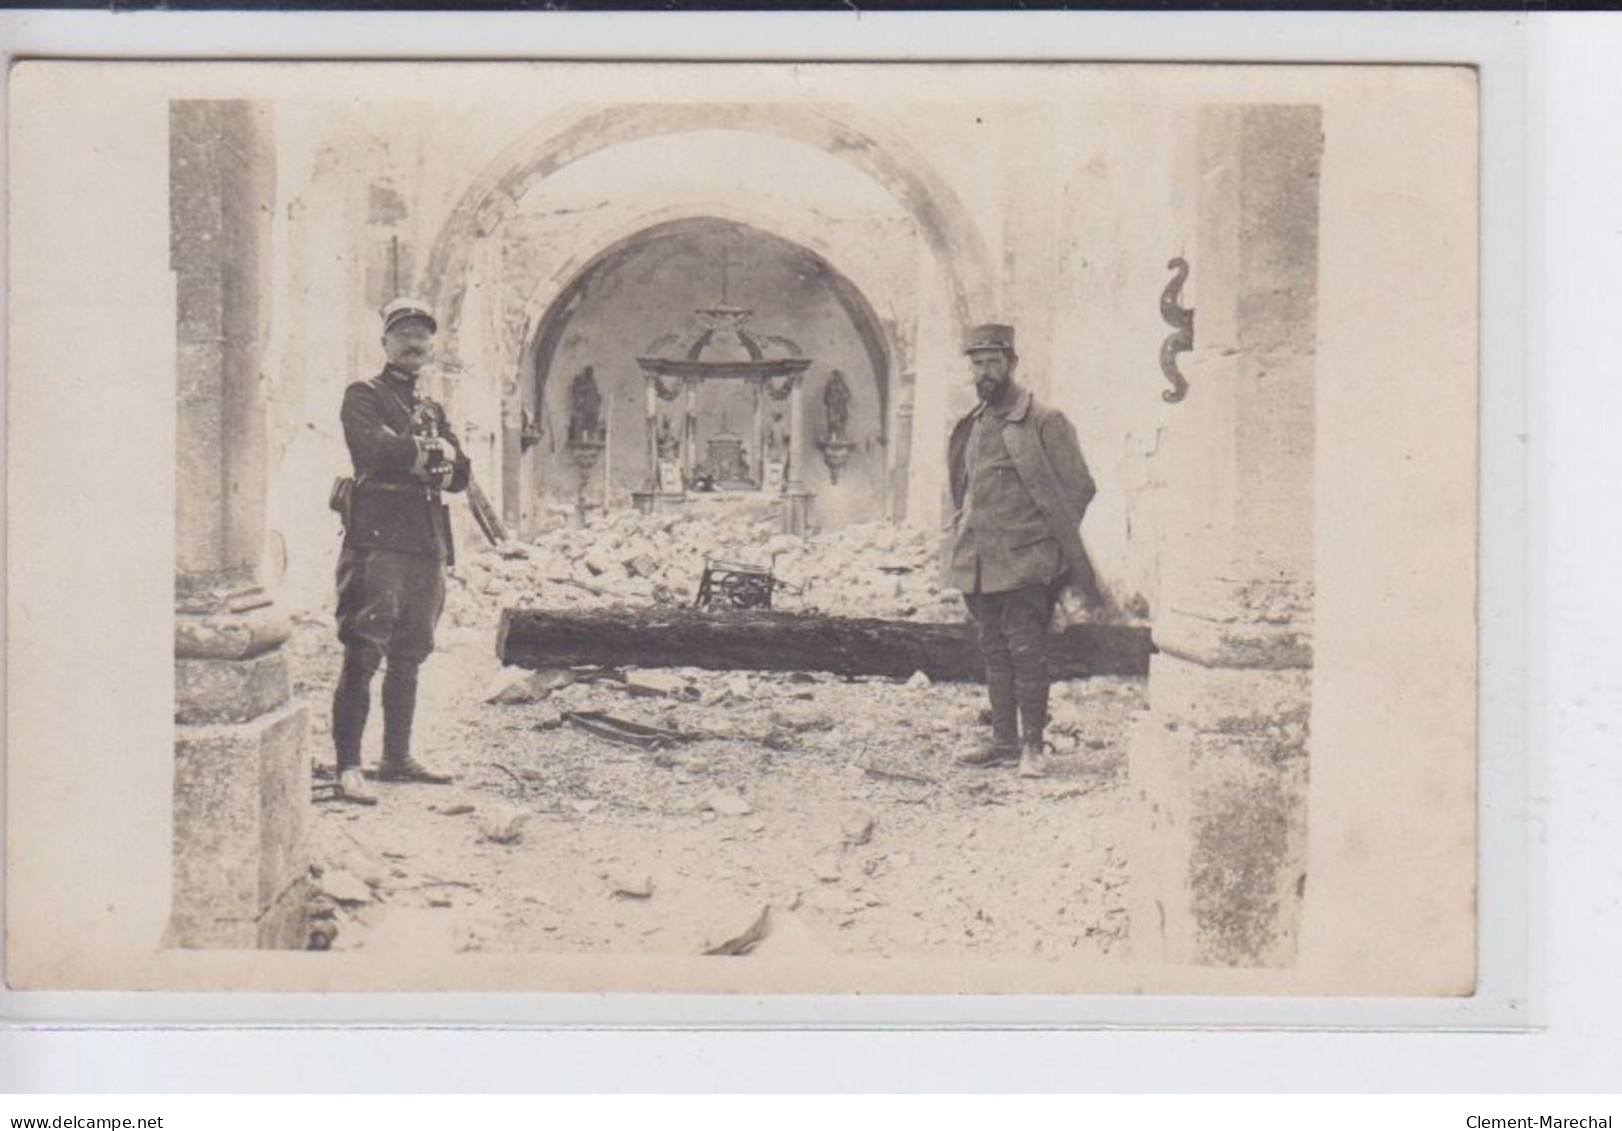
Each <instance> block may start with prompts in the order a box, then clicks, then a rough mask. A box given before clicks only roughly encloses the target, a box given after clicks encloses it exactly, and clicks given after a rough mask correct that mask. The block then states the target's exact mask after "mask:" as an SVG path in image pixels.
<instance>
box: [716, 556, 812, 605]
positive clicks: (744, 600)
mask: <svg viewBox="0 0 1622 1131" xmlns="http://www.w3.org/2000/svg"><path fill="white" fill-rule="evenodd" d="M775 592H783V593H790V594H795V595H798V594H800V593H803V592H804V589H803V588H802V587H801V586H798V585H790V584H789V583H788V582H786V581H779V580H778V579H777V578H776V577H773V576H772V571H771V569H770V568H769V567H767V566H757V565H745V564H744V563H742V562H720V561H711V560H710V559H709V558H705V559H704V574H703V576H702V577H701V578H700V579H699V582H698V596H697V597H696V598H695V599H694V600H693V606H694V607H695V608H707V607H709V606H712V605H716V604H721V605H729V606H731V607H732V608H734V609H769V608H771V607H772V594H773V593H775Z"/></svg>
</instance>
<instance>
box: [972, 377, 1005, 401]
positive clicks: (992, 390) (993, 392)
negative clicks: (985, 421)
mask: <svg viewBox="0 0 1622 1131" xmlns="http://www.w3.org/2000/svg"><path fill="white" fill-rule="evenodd" d="M1009 381H1010V379H1009V378H1007V377H1002V378H996V377H977V378H975V381H974V391H975V392H976V393H978V394H979V396H980V399H981V400H982V401H984V402H985V403H986V404H995V403H996V402H997V401H998V400H1000V399H1001V398H1002V395H1003V394H1004V393H1006V392H1007V391H1008V385H1009Z"/></svg>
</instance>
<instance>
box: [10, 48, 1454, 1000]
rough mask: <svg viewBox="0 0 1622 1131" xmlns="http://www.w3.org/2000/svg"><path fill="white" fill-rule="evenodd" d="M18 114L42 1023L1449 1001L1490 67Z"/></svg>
mask: <svg viewBox="0 0 1622 1131" xmlns="http://www.w3.org/2000/svg"><path fill="white" fill-rule="evenodd" d="M10 98H11V107H12V114H11V126H10V135H9V146H10V150H9V152H10V169H11V182H12V187H11V193H10V201H11V210H10V254H11V259H10V264H9V272H10V294H11V304H10V338H9V341H10V405H9V408H10V414H11V415H10V420H11V428H10V468H9V470H10V484H11V488H10V508H9V515H10V521H9V523H8V530H9V539H10V540H9V554H10V563H11V566H10V577H9V588H8V613H9V624H10V637H9V640H10V653H9V664H10V666H9V671H10V677H9V681H8V701H9V719H8V723H9V726H8V735H9V742H8V757H7V806H8V808H7V822H6V824H7V839H6V849H7V905H6V913H7V914H6V923H7V931H6V936H7V948H6V972H7V982H8V985H10V986H11V987H12V988H14V989H91V988H94V989H170V990H179V989H212V990H376V991H411V990H435V991H509V990H514V991H515V990H525V991H559V992H637V993H680V994H691V993H700V994H755V995H765V994H836V995H838V994H863V995H872V994H919V995H956V994H1005V995H1031V994H1043V995H1056V994H1067V995H1069V994H1073V995H1088V994H1148V995H1156V994H1214V995H1228V994H1243V995H1260V996H1268V995H1319V996H1335V995H1358V996H1380V997H1388V998H1402V997H1427V996H1433V997H1434V996H1468V995H1469V994H1471V993H1472V991H1473V989H1474V987H1475V984H1476V970H1477V967H1476V953H1477V951H1476V946H1477V935H1478V931H1477V917H1476V889H1477V881H1478V876H1477V864H1476V785H1477V758H1476V739H1477V734H1476V696H1477V659H1476V639H1477V636H1476V593H1477V584H1476V576H1477V573H1476V571H1477V566H1476V561H1477V557H1476V555H1477V534H1478V530H1477V475H1476V460H1477V446H1476V443H1477V440H1476V437H1477V362H1478V359H1477V337H1478V309H1477V291H1478V288H1477V284H1476V280H1477V269H1478V205H1479V201H1478V178H1479V171H1478V156H1477V129H1478V116H1477V115H1478V110H1477V76H1476V73H1475V71H1474V70H1472V69H1471V68H1468V67H1448V66H1382V67H1372V66H1369V67H1365V66H1265V67H1264V66H1244V65H1210V64H1198V65H1193V64H1190V65H1130V64H1068V63H1066V64H1058V63H1019V64H990V63H974V64H969V63H956V64H948V63H905V64H902V63H864V64H850V63H840V64H836V63H817V64H809V63H808V64H746V63H728V64H679V63H550V64H539V63H537V64H474V63H465V64H450V63H410V64H403V63H351V64H327V63H321V64H318V63H299V64H248V63H213V64H210V63H198V64H180V63H166V64H159V63H132V62H127V63H92V62H48V61H36V62H23V63H20V64H18V65H17V66H16V67H14V69H13V70H12V72H11V78H10Z"/></svg>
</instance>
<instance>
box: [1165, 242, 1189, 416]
mask: <svg viewBox="0 0 1622 1131" xmlns="http://www.w3.org/2000/svg"><path fill="white" fill-rule="evenodd" d="M1166 267H1167V269H1168V270H1170V271H1174V272H1176V274H1174V275H1172V277H1171V281H1170V282H1169V283H1167V284H1166V289H1165V290H1163V291H1161V292H1160V317H1161V319H1162V320H1164V321H1165V323H1166V325H1168V326H1170V327H1171V328H1172V329H1173V330H1174V331H1175V332H1174V333H1171V334H1167V335H1166V340H1165V341H1163V342H1161V343H1160V372H1161V373H1162V374H1164V375H1165V378H1166V380H1167V381H1169V382H1171V388H1169V389H1167V390H1165V391H1163V392H1162V393H1161V394H1160V397H1161V399H1162V400H1164V401H1165V402H1166V403H1167V404H1176V403H1177V402H1178V401H1180V400H1182V399H1183V398H1184V397H1185V396H1187V395H1188V381H1187V379H1186V378H1185V377H1184V376H1183V375H1182V373H1181V372H1179V371H1178V369H1177V355H1178V354H1180V353H1186V352H1188V351H1189V350H1191V349H1193V348H1194V312H1193V311H1192V310H1189V309H1186V308H1184V307H1183V305H1182V303H1181V301H1180V300H1181V298H1182V294H1183V283H1184V282H1185V281H1186V280H1187V279H1188V260H1186V259H1183V258H1181V257H1178V258H1177V259H1173V260H1172V261H1171V262H1169V263H1167V264H1166Z"/></svg>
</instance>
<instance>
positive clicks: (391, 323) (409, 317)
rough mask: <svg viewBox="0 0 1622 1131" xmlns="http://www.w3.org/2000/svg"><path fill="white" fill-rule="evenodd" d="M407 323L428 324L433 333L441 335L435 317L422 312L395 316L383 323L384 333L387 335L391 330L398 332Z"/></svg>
mask: <svg viewBox="0 0 1622 1131" xmlns="http://www.w3.org/2000/svg"><path fill="white" fill-rule="evenodd" d="M407 322H426V323H427V324H428V329H429V330H430V331H431V332H432V333H435V334H437V333H439V323H438V322H436V321H434V316H433V315H432V314H428V313H426V312H424V311H421V310H409V311H401V312H400V313H399V314H396V315H394V316H393V317H391V318H390V319H389V320H388V321H387V322H385V323H383V332H384V333H385V334H386V333H388V332H389V331H390V330H397V329H399V328H400V327H401V326H403V325H404V324H405V323H407Z"/></svg>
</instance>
